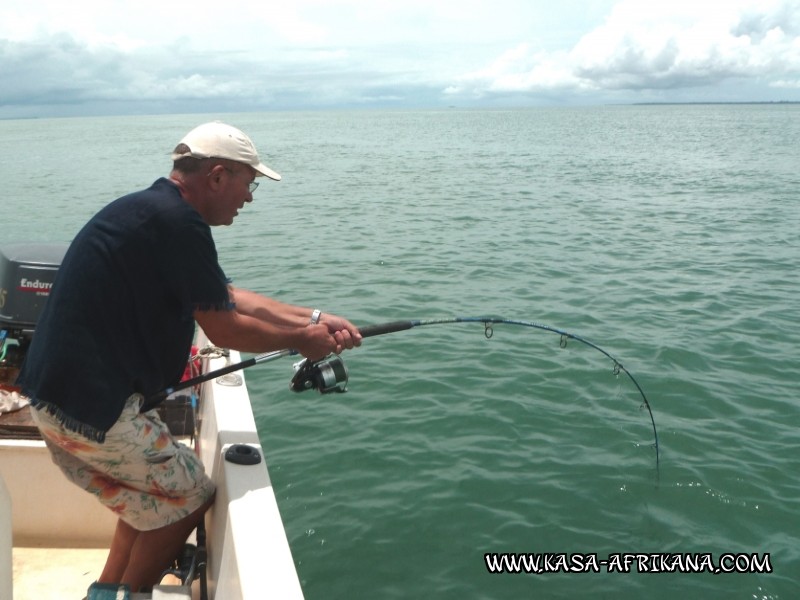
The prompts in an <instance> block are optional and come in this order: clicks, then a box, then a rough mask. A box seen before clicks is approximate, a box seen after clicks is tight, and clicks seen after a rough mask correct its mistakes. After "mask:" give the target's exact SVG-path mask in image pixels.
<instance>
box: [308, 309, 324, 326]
mask: <svg viewBox="0 0 800 600" xmlns="http://www.w3.org/2000/svg"><path fill="white" fill-rule="evenodd" d="M321 316H322V311H321V310H320V309H318V308H315V309H314V312H312V313H311V321H309V325H316V324H317V323H319V318H320V317H321Z"/></svg>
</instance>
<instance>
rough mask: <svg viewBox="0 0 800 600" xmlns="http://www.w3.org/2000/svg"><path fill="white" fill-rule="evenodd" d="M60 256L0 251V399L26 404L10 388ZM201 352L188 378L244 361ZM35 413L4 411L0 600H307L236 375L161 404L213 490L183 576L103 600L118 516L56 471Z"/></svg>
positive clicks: (45, 250) (26, 249)
mask: <svg viewBox="0 0 800 600" xmlns="http://www.w3.org/2000/svg"><path fill="white" fill-rule="evenodd" d="M65 250H66V247H59V246H53V245H40V244H18V245H13V246H3V247H0V336H3V338H4V339H2V342H0V343H1V344H2V345H0V348H3V350H2V351H1V352H0V394H3V395H4V397H5V398H7V399H8V398H11V399H13V400H15V401H18V402H19V403H20V404H24V403H25V399H24V398H22V397H20V396H19V393H18V390H16V389H15V388H14V386H13V381H14V379H15V377H16V372H17V370H18V367H19V364H20V363H21V359H22V358H23V357H24V350H25V347H26V343H29V340H30V338H31V337H32V336H33V335H35V317H36V315H37V314H38V311H39V310H40V308H41V306H42V305H43V304H44V301H45V300H46V297H47V294H48V293H49V289H50V285H51V284H52V279H53V277H54V275H55V271H57V269H58V265H59V264H60V258H62V257H63V253H64V251H65ZM2 332H5V334H3V333H2ZM196 347H197V349H198V352H197V355H196V359H195V360H192V361H190V363H189V367H190V369H194V371H195V372H198V371H199V372H201V373H211V372H213V371H217V370H220V369H223V368H224V367H225V366H226V365H231V364H237V363H238V362H239V361H240V355H239V353H237V352H236V351H233V350H226V349H218V348H214V347H213V346H212V345H211V344H210V343H209V342H208V340H207V338H206V337H205V335H204V334H203V332H202V330H198V332H197V339H196ZM30 410H31V409H30V407H29V406H21V407H19V408H17V409H16V410H13V411H10V412H6V413H3V414H2V415H0V599H2V600H5V599H9V600H10V599H11V598H14V600H28V599H34V598H35V599H37V600H42V599H45V600H46V599H49V598H53V599H62V598H75V599H78V598H84V597H87V595H88V597H89V598H90V599H91V598H93V597H96V598H106V597H109V598H117V599H121V598H128V597H129V598H132V599H134V598H135V599H150V598H152V599H153V600H158V598H169V599H172V600H178V599H180V600H185V599H188V598H193V599H196V598H203V597H207V598H209V599H211V600H213V599H222V600H239V599H243V600H245V599H250V600H253V599H259V600H261V599H263V598H266V597H269V598H282V599H283V598H286V599H290V600H291V599H299V598H302V597H303V592H302V587H301V585H300V580H299V577H298V574H297V570H296V568H295V564H294V560H293V558H292V554H291V549H290V547H289V543H288V539H287V536H286V531H285V529H284V525H283V521H282V519H281V515H280V511H279V508H278V504H277V501H276V497H275V492H274V489H273V487H272V483H271V481H270V477H269V471H268V468H267V463H266V460H265V457H264V452H263V449H262V447H261V444H260V442H259V437H258V431H257V429H256V424H255V419H254V417H253V411H252V407H251V404H250V397H249V394H248V391H247V386H246V382H245V377H244V373H243V372H233V373H228V374H225V375H224V376H221V377H215V378H213V379H210V380H208V381H205V382H204V383H202V384H200V385H199V386H198V387H196V388H194V389H190V390H188V391H183V392H176V393H174V394H172V395H170V396H169V397H168V398H167V400H166V401H165V402H164V404H163V405H162V407H161V408H160V411H161V413H162V418H164V420H165V422H166V423H167V424H168V425H169V427H170V429H171V430H172V431H173V432H174V433H175V434H176V437H179V439H180V441H181V442H182V443H186V444H189V445H191V446H193V447H195V448H196V450H197V452H198V454H199V456H200V457H201V460H202V462H203V464H204V465H205V468H206V471H207V472H208V474H209V476H210V477H211V478H212V480H213V481H214V483H215V484H216V486H217V492H216V499H215V502H214V505H213V507H212V508H211V509H210V510H209V511H208V513H207V514H206V518H205V523H204V527H202V528H200V529H199V531H197V532H196V533H195V534H193V536H192V537H191V538H190V540H188V543H187V546H186V548H187V550H188V553H187V556H188V557H189V560H188V561H187V563H188V564H189V568H188V569H184V570H183V571H181V570H180V569H179V567H180V564H176V569H177V570H176V572H175V573H173V574H167V575H166V576H165V578H164V579H163V580H162V583H161V584H160V585H157V586H155V587H154V588H153V590H152V591H151V592H146V593H127V592H124V591H122V590H121V589H120V590H119V591H118V592H113V593H112V595H105V596H103V595H102V593H104V592H102V591H98V590H99V587H100V586H95V592H94V595H92V593H89V592H88V590H89V588H90V586H92V584H93V583H94V581H95V579H96V577H97V576H98V575H99V573H100V571H101V570H102V567H103V565H104V563H105V559H106V556H107V553H108V547H109V545H110V542H111V538H112V536H113V532H114V528H115V525H116V517H115V515H114V514H113V513H112V512H111V511H109V510H108V509H106V508H105V507H103V506H102V505H101V504H100V503H99V502H98V501H97V500H96V499H95V498H94V497H92V496H91V495H90V494H88V493H86V492H85V491H83V490H81V489H79V488H78V487H76V486H74V485H73V484H72V483H70V482H69V481H67V479H66V478H65V477H64V476H63V475H62V474H61V472H60V471H59V469H58V468H57V467H56V466H55V465H54V464H53V462H52V461H51V459H50V454H49V452H48V451H47V449H46V447H45V444H44V442H43V441H42V439H41V437H40V436H39V434H38V430H37V429H36V427H35V425H33V423H32V422H31V420H30V412H29V411H30ZM176 558H179V557H176ZM187 570H188V575H187ZM126 594H127V595H126Z"/></svg>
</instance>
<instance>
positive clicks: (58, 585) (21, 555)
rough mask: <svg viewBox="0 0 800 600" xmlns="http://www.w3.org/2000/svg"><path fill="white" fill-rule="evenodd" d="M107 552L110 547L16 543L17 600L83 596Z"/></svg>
mask: <svg viewBox="0 0 800 600" xmlns="http://www.w3.org/2000/svg"><path fill="white" fill-rule="evenodd" d="M107 555H108V549H107V548H24V547H14V550H13V562H14V567H13V568H14V600H40V599H42V598H65V599H69V598H73V599H74V600H80V599H81V598H83V597H84V596H86V590H87V589H88V588H89V586H90V585H91V584H92V583H93V582H94V580H95V579H96V578H97V575H98V574H99V573H100V571H102V570H103V565H104V564H105V562H106V556H107Z"/></svg>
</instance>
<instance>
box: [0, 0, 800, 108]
mask: <svg viewBox="0 0 800 600" xmlns="http://www.w3.org/2000/svg"><path fill="white" fill-rule="evenodd" d="M205 1H206V0H196V7H195V9H194V10H191V11H187V10H186V9H185V7H183V6H182V5H181V3H167V4H164V3H163V2H160V0H159V2H156V0H141V4H142V7H141V9H140V10H137V11H134V12H132V13H130V14H127V13H128V12H130V11H128V9H127V8H126V6H125V5H123V4H122V0H107V1H106V2H105V3H103V4H102V10H100V9H99V8H100V7H99V6H98V7H95V8H97V10H94V9H92V10H89V9H88V5H90V4H91V0H76V2H78V4H81V5H83V9H82V10H77V9H74V7H73V6H72V5H68V4H64V3H63V2H60V1H57V0H28V1H27V2H25V3H17V4H16V5H14V6H13V7H9V10H8V11H6V13H5V14H4V19H3V20H2V21H0V118H2V117H19V116H43V115H71V114H120V113H128V114H130V113H134V114H136V113H152V112H218V111H223V110H225V111H230V110H241V111H251V110H267V109H292V108H298V109H302V108H330V107H356V106H364V105H370V106H443V105H448V104H458V105H470V104H474V105H496V104H502V103H510V104H516V105H520V104H531V103H540V104H568V103H577V102H580V103H598V102H604V101H608V100H609V99H613V100H614V101H636V100H638V99H641V98H642V96H643V95H644V96H647V98H648V99H654V98H655V99H664V100H669V99H674V98H683V97H685V96H691V95H694V96H695V97H694V98H692V97H689V98H688V99H689V100H694V99H697V96H701V97H704V98H707V97H708V96H709V95H711V94H717V95H718V96H724V97H722V98H719V97H717V98H715V99H733V100H736V99H744V100H749V99H758V100H764V99H772V98H771V97H766V98H765V97H764V96H765V95H767V96H769V94H773V95H775V97H776V98H778V99H786V98H787V97H788V98H789V99H800V94H798V89H800V88H798V86H797V82H798V81H800V0H759V2H758V3H756V2H755V1H754V0H728V1H726V2H725V3H721V2H709V3H704V2H698V1H697V0H692V1H691V2H690V1H689V0H651V1H649V2H641V1H639V0H618V1H616V2H615V0H591V1H589V2H580V3H575V5H573V3H570V2H566V3H559V4H557V5H553V4H552V3H551V2H549V1H544V0H542V1H536V0H494V1H493V2H492V3H487V2H485V1H480V0H442V1H441V2H436V3H431V2H430V1H429V0H406V1H404V2H402V3H400V2H396V1H393V0H374V2H369V3H364V2H361V1H357V0H334V1H330V0H296V2H293V3H291V4H290V5H286V6H282V7H281V10H279V11H278V10H276V8H275V5H274V4H272V3H269V2H263V3H257V4H244V3H243V1H244V0H229V4H228V5H227V9H226V10H224V11H218V12H214V13H213V15H214V16H213V18H210V17H209V14H211V13H209V7H204V6H205ZM124 11H127V12H124ZM154 14H157V15H158V18H154V17H153V16H152V15H154ZM242 14H246V15H247V18H246V19H242V18H241V15H242ZM142 15H143V16H142ZM89 17H91V19H89ZM749 87H752V88H753V91H752V92H751V93H750V96H747V95H746V94H745V90H746V89H748V88H749ZM725 93H728V94H729V98H728V97H727V96H725Z"/></svg>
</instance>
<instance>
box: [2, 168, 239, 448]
mask: <svg viewBox="0 0 800 600" xmlns="http://www.w3.org/2000/svg"><path fill="white" fill-rule="evenodd" d="M231 307H232V305H231V304H230V298H229V294H228V280H227V278H226V277H225V274H224V273H223V271H222V268H221V267H220V266H219V262H218V258H217V251H216V247H215V245H214V241H213V238H212V236H211V230H210V228H209V226H208V225H207V224H206V223H205V222H204V221H203V219H202V217H201V216H200V214H199V213H198V212H197V211H196V210H195V209H194V208H193V207H192V206H191V205H190V204H188V203H187V202H186V201H185V200H184V199H183V198H182V197H181V195H180V192H179V190H178V188H177V186H176V185H175V184H174V183H173V182H171V181H169V180H168V179H163V178H162V179H159V180H157V181H156V182H155V183H154V184H153V185H152V186H151V187H150V188H148V189H146V190H143V191H140V192H136V193H133V194H129V195H127V196H123V197H122V198H119V199H118V200H115V201H114V202H112V203H111V204H109V205H107V206H106V207H105V208H103V209H102V210H101V211H100V212H99V213H97V214H96V215H95V216H94V217H93V218H92V219H91V220H90V221H89V222H88V223H87V224H86V225H85V226H84V227H83V229H82V230H81V231H80V232H79V233H78V235H77V236H76V238H75V240H74V241H73V242H72V244H71V245H70V248H69V250H68V251H67V254H66V256H65V257H64V261H63V263H62V265H61V267H60V268H59V271H58V274H57V276H56V280H55V282H54V284H53V288H52V291H51V293H50V297H49V298H48V300H47V303H46V305H45V307H44V310H43V312H42V315H41V317H40V319H39V322H38V324H37V327H36V331H35V333H34V336H33V340H32V342H31V346H30V348H29V350H28V352H27V356H26V359H25V362H24V364H23V367H22V370H21V372H20V377H19V379H18V382H19V384H20V385H21V386H22V389H23V392H24V393H25V394H27V395H28V396H29V397H31V400H32V402H33V404H34V405H38V404H43V405H45V406H46V407H47V408H48V409H49V410H51V412H54V413H56V414H58V415H59V416H60V417H61V418H62V421H63V422H64V424H65V425H66V426H67V427H70V428H71V429H74V430H76V431H80V432H81V433H84V434H85V435H86V436H87V437H91V438H94V439H99V440H101V441H102V438H103V437H104V432H105V431H107V430H108V429H109V428H110V427H111V426H112V425H113V424H114V422H115V421H116V420H117V418H118V417H119V414H120V413H121V411H122V408H123V406H124V405H125V400H126V399H127V398H128V397H129V396H130V395H132V394H134V393H141V394H143V395H144V396H145V397H148V396H150V395H153V394H155V393H157V392H159V391H161V390H162V389H164V388H166V387H169V386H171V385H174V384H175V383H176V382H177V381H179V379H180V377H181V374H182V373H183V371H184V369H185V366H186V361H187V358H188V355H189V352H190V348H191V343H192V339H193V336H194V330H195V324H194V317H193V313H194V311H195V310H197V309H199V310H212V309H215V310H229V309H230V308H231ZM144 408H145V409H147V408H152V406H145V407H144Z"/></svg>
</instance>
